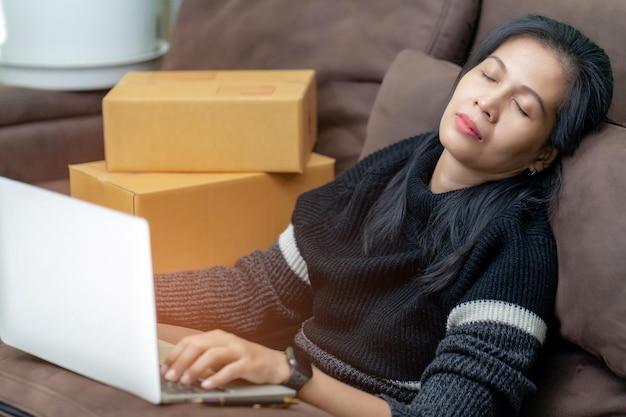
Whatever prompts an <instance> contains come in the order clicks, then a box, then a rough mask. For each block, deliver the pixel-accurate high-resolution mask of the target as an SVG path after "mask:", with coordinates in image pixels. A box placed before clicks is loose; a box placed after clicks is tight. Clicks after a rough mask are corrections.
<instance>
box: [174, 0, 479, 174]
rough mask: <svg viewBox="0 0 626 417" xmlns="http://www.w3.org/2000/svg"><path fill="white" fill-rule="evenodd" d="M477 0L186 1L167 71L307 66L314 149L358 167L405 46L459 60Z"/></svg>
mask: <svg viewBox="0 0 626 417" xmlns="http://www.w3.org/2000/svg"><path fill="white" fill-rule="evenodd" d="M479 5H480V1H479V0H398V1H395V2H393V7H390V4H389V3H387V2H384V1H380V0H301V1H294V0H263V1H250V0H210V1H206V0H184V1H183V3H182V5H181V8H180V10H179V12H178V17H177V21H176V23H175V25H174V28H173V33H172V38H171V46H170V50H169V51H168V53H167V54H166V55H165V57H164V58H163V65H162V68H163V69H167V70H185V69H208V70H219V69H279V68H311V69H314V70H316V73H317V86H318V124H319V129H318V141H317V146H316V149H315V150H316V151H318V152H320V153H322V154H325V155H329V156H332V157H334V158H336V160H337V171H338V172H340V171H342V170H343V169H345V168H347V167H348V166H351V165H352V164H354V162H356V160H357V158H358V155H359V152H360V150H361V147H362V145H363V140H364V137H365V126H366V124H367V120H368V117H369V113H370V111H371V108H372V104H373V102H374V99H375V97H376V94H377V93H378V88H379V87H380V83H381V80H382V78H383V76H384V74H385V72H386V71H387V68H388V67H389V65H390V64H391V62H392V61H393V59H394V58H395V56H396V55H397V54H398V52H400V51H401V50H402V49H405V48H412V49H416V50H420V51H424V52H426V53H428V54H430V55H433V56H435V57H437V58H441V59H445V60H449V61H455V62H458V61H461V60H462V59H463V58H464V57H465V54H466V52H467V49H468V47H469V45H470V42H471V38H472V35H473V33H474V30H475V24H476V21H477V16H478V11H479Z"/></svg>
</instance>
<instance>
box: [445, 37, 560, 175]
mask: <svg viewBox="0 0 626 417" xmlns="http://www.w3.org/2000/svg"><path fill="white" fill-rule="evenodd" d="M566 91H567V77H566V72H565V69H564V67H563V64H562V63H561V61H559V59H558V57H557V56H556V55H555V53H554V52H552V51H551V50H549V49H547V48H545V47H544V46H543V45H542V44H540V43H539V42H537V41H535V40H533V39H530V38H517V39H512V40H510V41H507V42H505V43H504V44H502V45H501V46H500V47H499V48H498V49H496V50H495V51H494V52H493V54H492V55H490V56H489V57H488V58H487V59H485V60H484V61H483V62H481V63H480V64H479V65H478V66H476V67H475V68H473V69H472V70H470V71H469V72H468V73H467V74H465V75H464V76H463V78H461V80H460V81H459V83H458V86H457V88H456V89H455V91H454V94H453V95H452V98H451V99H450V102H449V103H448V106H447V107H446V110H445V112H444V114H443V117H442V119H441V123H440V126H439V134H440V139H441V142H442V144H443V146H444V147H445V151H444V154H446V155H445V157H446V158H448V159H449V161H451V162H452V166H456V167H455V168H453V169H456V171H457V172H458V173H460V174H462V175H464V176H465V181H468V182H469V183H470V184H471V183H474V184H477V183H481V182H484V181H488V180H495V179H501V178H508V177H511V176H514V175H517V174H519V173H521V172H523V171H525V170H527V169H528V170H530V171H533V170H534V169H537V170H538V171H541V170H542V169H544V168H545V167H547V166H548V165H549V164H550V163H551V162H552V161H553V160H554V157H555V156H556V151H555V150H554V149H553V148H552V147H550V146H549V145H548V144H547V139H548V136H549V135H550V132H551V131H552V129H553V128H554V126H555V123H556V118H557V113H556V112H557V108H558V106H559V104H560V103H561V101H562V100H563V98H564V95H565V93H566Z"/></svg>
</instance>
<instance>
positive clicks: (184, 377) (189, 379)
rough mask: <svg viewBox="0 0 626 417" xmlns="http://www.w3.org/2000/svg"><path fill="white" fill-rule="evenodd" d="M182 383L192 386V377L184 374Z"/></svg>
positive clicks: (181, 378) (181, 379)
mask: <svg viewBox="0 0 626 417" xmlns="http://www.w3.org/2000/svg"><path fill="white" fill-rule="evenodd" d="M180 382H182V383H183V384H190V383H191V377H190V376H189V374H188V373H186V372H185V373H184V374H183V376H181V377H180Z"/></svg>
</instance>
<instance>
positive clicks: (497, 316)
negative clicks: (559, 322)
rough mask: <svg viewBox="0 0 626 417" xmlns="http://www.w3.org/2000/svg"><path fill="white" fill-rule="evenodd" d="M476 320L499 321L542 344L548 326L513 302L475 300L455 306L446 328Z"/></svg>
mask: <svg viewBox="0 0 626 417" xmlns="http://www.w3.org/2000/svg"><path fill="white" fill-rule="evenodd" d="M476 322H494V323H501V324H505V325H508V326H511V327H515V328H517V329H520V330H522V331H523V332H526V333H528V334H529V335H531V336H533V337H534V338H535V339H537V340H538V341H539V343H541V344H543V342H544V341H545V339H546V333H547V330H548V326H547V325H546V323H545V322H544V321H543V320H542V319H541V318H540V317H539V316H537V315H536V314H535V313H533V312H532V311H529V310H527V309H525V308H522V307H520V306H518V305H515V304H510V303H505V302H503V301H495V300H477V301H471V302H467V303H463V304H460V305H458V306H456V307H455V308H454V309H452V311H451V312H450V315H449V316H448V323H447V328H448V330H450V329H453V328H455V327H457V326H462V325H464V324H471V323H476Z"/></svg>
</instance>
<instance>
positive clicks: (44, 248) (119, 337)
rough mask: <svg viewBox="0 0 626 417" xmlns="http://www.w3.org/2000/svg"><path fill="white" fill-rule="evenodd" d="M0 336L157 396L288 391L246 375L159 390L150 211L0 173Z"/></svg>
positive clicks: (256, 396) (284, 394)
mask: <svg viewBox="0 0 626 417" xmlns="http://www.w3.org/2000/svg"><path fill="white" fill-rule="evenodd" d="M0 339H2V341H3V342H4V343H5V344H7V345H9V346H13V347H15V348H17V349H20V350H22V351H25V352H27V353H30V354H32V355H34V356H37V357H39V358H41V359H44V360H46V361H49V362H51V363H53V364H56V365H58V366H61V367H63V368H67V369H69V370H71V371H73V372H76V373H78V374H81V375H84V376H86V377H88V378H91V379H94V380H97V381H99V382H102V383H104V384H108V385H111V386H114V387H117V388H119V389H121V390H124V391H127V392H130V393H132V394H135V395H137V396H139V397H141V398H143V399H145V400H147V401H149V402H151V403H155V404H158V403H166V402H181V401H194V402H198V401H203V400H204V401H207V402H213V403H220V402H221V401H222V402H223V401H226V403H228V401H229V400H232V399H234V402H236V400H237V399H239V400H241V401H246V399H250V401H253V402H254V401H257V400H259V401H260V400H263V399H265V401H274V400H276V401H277V402H282V401H283V399H284V398H286V399H289V398H292V397H294V396H295V392H294V390H291V389H289V388H287V387H283V386H280V385H253V384H247V383H241V384H240V383H234V384H232V385H231V386H228V387H225V388H224V389H223V390H215V391H204V392H200V393H197V392H184V393H179V392H175V393H164V392H163V391H162V382H161V377H160V372H159V351H158V350H159V346H160V345H161V346H162V345H163V343H159V341H158V339H157V324H156V308H155V300H154V288H153V274H152V261H151V251H150V233H149V227H148V223H147V221H146V220H145V219H142V218H139V217H135V216H131V215H128V214H124V213H121V212H117V211H114V210H111V209H108V208H104V207H100V206H97V205H94V204H91V203H87V202H84V201H81V200H78V199H75V198H72V197H68V196H65V195H62V194H59V193H55V192H52V191H48V190H44V189H42V188H38V187H35V186H32V185H27V184H24V183H21V182H17V181H14V180H10V179H7V178H4V177H0ZM163 385H165V384H163ZM198 391H201V390H198Z"/></svg>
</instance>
